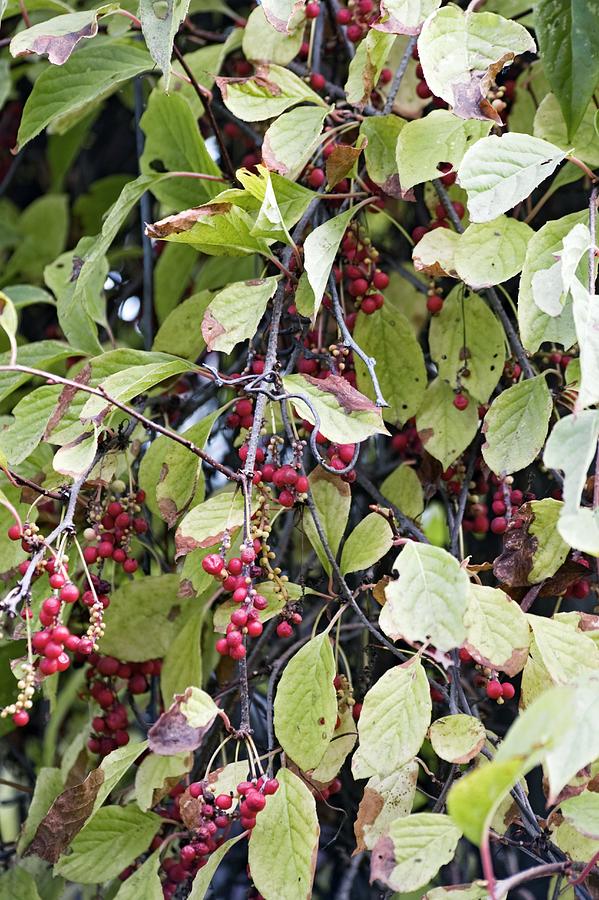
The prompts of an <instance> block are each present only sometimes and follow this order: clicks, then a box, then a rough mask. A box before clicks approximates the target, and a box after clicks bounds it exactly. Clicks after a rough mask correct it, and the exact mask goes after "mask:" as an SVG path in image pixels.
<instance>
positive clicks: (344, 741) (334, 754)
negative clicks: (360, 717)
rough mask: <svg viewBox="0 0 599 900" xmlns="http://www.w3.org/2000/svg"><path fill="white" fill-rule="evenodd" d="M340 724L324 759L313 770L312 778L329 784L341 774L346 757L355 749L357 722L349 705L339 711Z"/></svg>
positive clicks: (325, 752)
mask: <svg viewBox="0 0 599 900" xmlns="http://www.w3.org/2000/svg"><path fill="white" fill-rule="evenodd" d="M338 718H339V720H340V721H339V725H337V727H336V728H335V731H334V732H333V737H332V738H331V740H330V742H329V746H328V747H327V748H326V750H325V751H324V754H323V756H322V759H321V760H320V762H319V763H318V765H317V766H316V768H315V769H314V771H313V772H312V779H313V780H314V781H320V782H321V783H323V784H327V783H328V782H329V781H331V780H332V779H333V778H335V776H336V775H338V774H339V771H340V770H341V766H342V765H343V763H344V762H345V759H346V757H347V756H348V755H349V754H350V753H351V751H352V750H353V749H354V745H355V743H356V741H357V739H358V732H357V731H356V724H355V722H354V717H353V715H352V708H351V706H348V707H347V709H346V710H345V712H343V713H342V712H339V716H338Z"/></svg>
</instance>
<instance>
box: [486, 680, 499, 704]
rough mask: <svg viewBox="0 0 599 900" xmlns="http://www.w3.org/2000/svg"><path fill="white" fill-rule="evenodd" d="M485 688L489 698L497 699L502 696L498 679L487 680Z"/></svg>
mask: <svg viewBox="0 0 599 900" xmlns="http://www.w3.org/2000/svg"><path fill="white" fill-rule="evenodd" d="M486 690H487V697H488V698H489V699H490V700H499V698H500V697H502V696H503V686H502V684H501V682H499V681H496V680H493V681H488V682H487V688H486Z"/></svg>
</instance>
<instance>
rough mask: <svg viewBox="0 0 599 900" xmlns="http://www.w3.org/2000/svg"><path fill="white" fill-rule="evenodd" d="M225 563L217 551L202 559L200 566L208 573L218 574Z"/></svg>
mask: <svg viewBox="0 0 599 900" xmlns="http://www.w3.org/2000/svg"><path fill="white" fill-rule="evenodd" d="M224 565H225V561H224V559H223V558H222V556H220V555H219V554H218V553H210V554H208V556H205V557H204V559H203V560H202V568H203V570H204V572H206V573H207V574H208V575H214V576H216V575H219V574H220V573H221V572H222V570H223V568H224Z"/></svg>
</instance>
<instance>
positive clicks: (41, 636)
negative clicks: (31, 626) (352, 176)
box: [31, 631, 50, 650]
mask: <svg viewBox="0 0 599 900" xmlns="http://www.w3.org/2000/svg"><path fill="white" fill-rule="evenodd" d="M49 640H50V632H49V631H36V632H35V634H34V635H33V637H32V638H31V643H32V645H33V649H34V650H43V649H44V647H45V646H46V644H47V643H48V641H49Z"/></svg>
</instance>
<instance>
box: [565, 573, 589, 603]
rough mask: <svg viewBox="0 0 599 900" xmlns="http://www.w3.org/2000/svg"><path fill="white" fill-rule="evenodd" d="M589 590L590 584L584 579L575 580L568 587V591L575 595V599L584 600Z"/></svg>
mask: <svg viewBox="0 0 599 900" xmlns="http://www.w3.org/2000/svg"><path fill="white" fill-rule="evenodd" d="M590 590H591V586H590V584H589V583H588V581H587V580H586V579H584V578H583V579H582V580H581V581H577V582H576V583H575V584H573V585H572V587H571V588H570V593H571V594H572V596H573V597H576V599H577V600H584V598H585V597H586V596H587V595H588V593H589V591H590Z"/></svg>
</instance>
